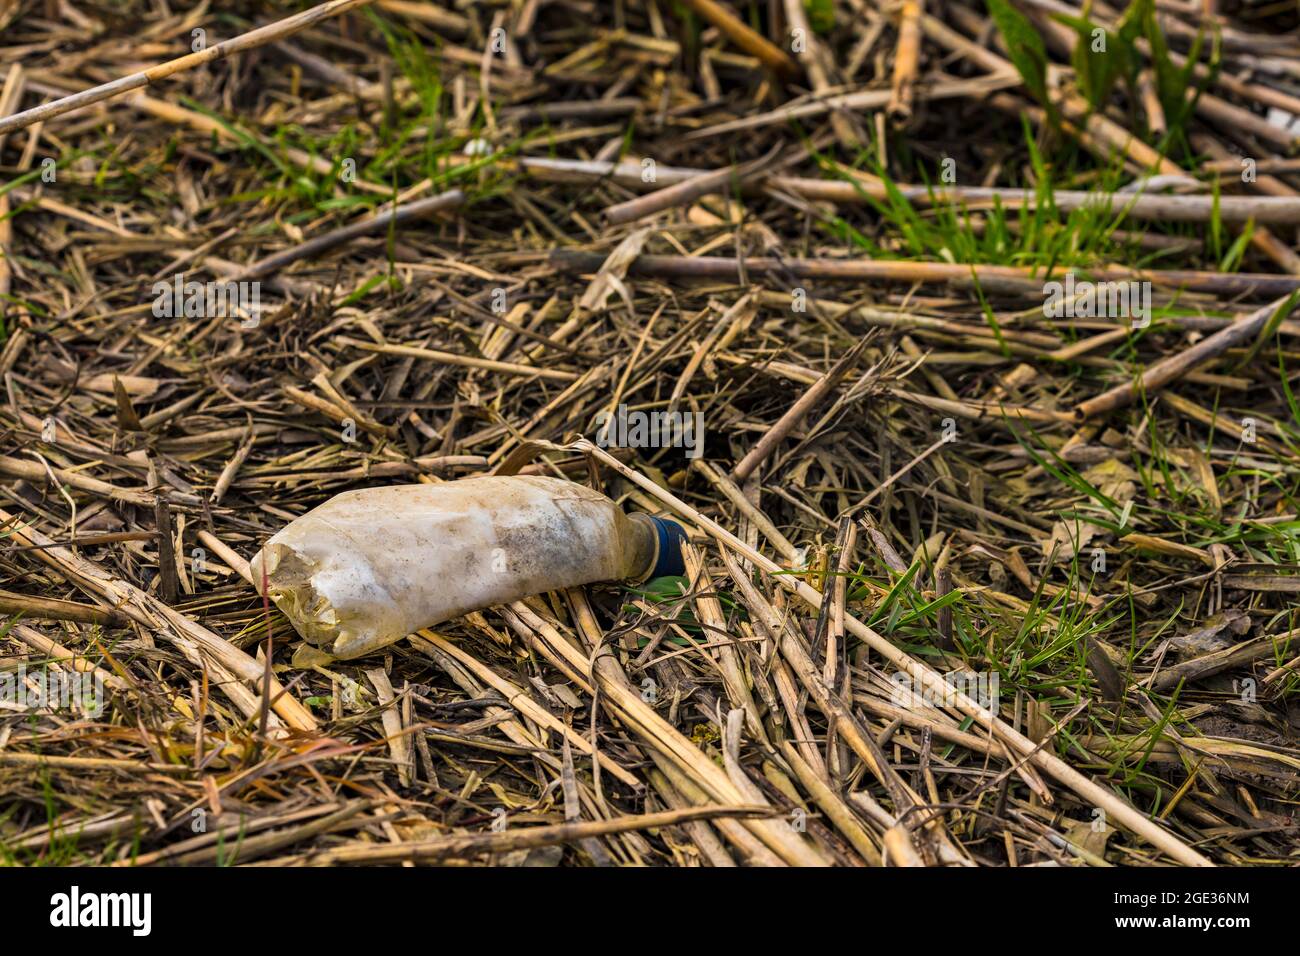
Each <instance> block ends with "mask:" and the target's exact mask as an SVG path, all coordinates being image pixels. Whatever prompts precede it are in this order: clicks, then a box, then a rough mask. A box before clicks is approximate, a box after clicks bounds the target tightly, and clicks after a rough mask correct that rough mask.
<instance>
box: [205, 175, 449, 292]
mask: <svg viewBox="0 0 1300 956" xmlns="http://www.w3.org/2000/svg"><path fill="white" fill-rule="evenodd" d="M464 202H465V194H464V193H463V192H461V191H460V190H459V189H452V190H448V191H447V192H445V193H439V194H438V195H437V196H430V197H428V198H427V199H420V200H417V201H416V202H412V203H407V204H406V205H404V206H398V207H397V208H395V209H394V208H392V207H391V206H390V207H389V208H387V209H385V210H382V211H380V212H377V213H375V214H374V215H372V216H367V217H366V218H365V219H362V220H360V221H359V222H353V223H349V224H348V225H346V226H340V227H339V228H337V229H331V230H330V231H329V232H326V233H323V234H321V235H319V236H316V237H314V238H312V239H308V240H307V241H306V242H302V243H299V244H298V245H296V246H293V247H292V248H289V249H285V250H284V251H282V252H277V253H275V254H274V255H270V256H267V257H266V258H264V259H259V260H258V261H257V262H253V263H250V264H249V265H247V266H245V267H244V268H243V269H241V270H240V271H239V272H238V273H236V274H235V275H232V276H228V277H227V278H226V281H227V282H241V281H244V280H248V279H261V278H263V277H265V276H269V275H273V274H275V273H276V272H279V271H280V270H281V269H283V268H284V267H285V266H288V265H292V264H293V263H295V262H297V261H298V260H300V259H309V258H311V257H313V256H316V255H318V254H320V253H322V252H325V251H326V250H328V249H333V248H334V247H335V246H340V245H342V244H343V243H345V242H350V241H351V240H353V239H356V238H358V237H360V236H372V235H376V234H378V233H381V232H385V231H386V230H387V229H388V227H389V226H390V225H394V224H400V223H404V222H409V221H411V220H414V219H423V218H425V217H427V216H432V215H433V214H434V213H435V212H440V211H442V210H444V209H455V208H457V207H458V206H460V205H461V204H463V203H464Z"/></svg>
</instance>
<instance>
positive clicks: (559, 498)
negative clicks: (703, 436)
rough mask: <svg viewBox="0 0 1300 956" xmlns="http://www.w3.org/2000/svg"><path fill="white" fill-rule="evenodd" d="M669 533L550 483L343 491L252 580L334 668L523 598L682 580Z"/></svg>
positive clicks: (667, 526)
mask: <svg viewBox="0 0 1300 956" xmlns="http://www.w3.org/2000/svg"><path fill="white" fill-rule="evenodd" d="M683 538H685V533H684V532H683V530H682V528H681V526H680V525H678V524H677V523H676V522H673V521H668V520H665V519H663V518H656V517H652V516H650V515H645V514H633V515H625V514H624V513H623V512H622V511H621V510H620V509H619V507H618V505H616V504H615V503H614V502H613V501H611V500H610V499H609V498H607V497H605V495H602V494H601V493H600V492H598V491H593V490H592V489H590V488H587V487H585V486H583V485H579V484H575V483H574V482H571V481H564V480H561V479H558V478H542V477H531V476H530V477H524V476H511V477H495V476H494V477H483V478H467V479H462V480H460V481H450V482H444V483H441V484H419V485H391V486H386V487H381V488H367V489H364V490H361V491H347V492H344V493H343V494H341V495H336V496H335V497H333V498H331V499H330V500H329V501H327V502H325V503H324V504H322V505H320V506H319V507H317V508H314V509H312V510H311V511H309V512H307V513H306V514H305V515H303V516H302V517H300V518H296V519H295V520H293V521H291V522H290V523H289V524H288V525H286V526H285V527H284V528H283V529H281V530H280V531H279V532H278V533H276V534H275V535H273V536H272V537H271V539H270V540H269V541H267V543H266V545H265V547H263V549H262V550H261V551H259V552H258V553H257V555H256V556H255V557H254V558H253V561H252V563H251V568H252V573H253V581H254V583H255V584H256V585H257V589H258V591H259V592H261V591H263V587H264V585H263V582H264V581H265V589H266V591H267V592H269V595H270V598H271V600H272V601H274V602H275V604H276V606H277V607H278V608H279V609H280V610H281V611H283V612H284V615H285V616H286V617H287V618H288V619H289V620H290V622H291V623H292V624H293V626H294V628H295V629H296V630H297V631H298V633H299V634H301V635H302V636H303V638H305V639H306V640H307V641H308V642H309V643H311V644H314V645H316V646H317V647H319V648H320V649H321V650H322V651H325V652H326V653H328V654H330V655H332V656H333V657H336V658H340V659H345V660H346V659H350V658H354V657H360V656H362V655H364V654H368V653H370V652H372V651H374V650H376V649H378V648H381V647H384V646H385V645H387V644H392V643H393V642H394V641H399V640H401V639H402V638H403V637H405V636H406V635H408V634H410V633H412V632H413V631H416V630H418V629H420V628H422V627H431V626H433V625H435V624H439V623H441V622H443V621H447V620H450V619H452V618H454V617H459V616H460V615H462V614H467V613H469V612H470V611H477V610H479V609H481V608H485V607H491V606H493V605H496V604H506V603H509V602H510V601H516V600H519V599H520V598H523V597H527V596H528V595H531V594H540V593H542V592H544V591H553V590H557V589H560V588H567V587H576V586H578V585H580V584H591V583H593V582H596V581H628V582H641V581H644V580H646V579H648V578H651V577H659V576H662V575H665V574H681V573H682V570H683V569H682V559H681V549H680V541H681V540H682V539H683Z"/></svg>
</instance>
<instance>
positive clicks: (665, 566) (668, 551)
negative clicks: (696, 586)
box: [647, 515, 686, 578]
mask: <svg viewBox="0 0 1300 956" xmlns="http://www.w3.org/2000/svg"><path fill="white" fill-rule="evenodd" d="M647 517H648V518H649V519H650V520H651V521H652V522H654V526H655V532H656V533H657V534H658V535H659V558H658V560H657V561H655V566H654V570H653V571H651V572H650V577H652V578H663V577H670V576H671V577H676V576H678V575H682V574H685V573H686V563H685V562H684V561H683V560H682V542H683V541H685V540H686V529H685V528H683V527H682V526H681V525H679V524H678V523H677V522H676V521H672V520H670V519H668V518H656V517H655V516H654V515H647Z"/></svg>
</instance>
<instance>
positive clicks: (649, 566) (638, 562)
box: [625, 513, 659, 584]
mask: <svg viewBox="0 0 1300 956" xmlns="http://www.w3.org/2000/svg"><path fill="white" fill-rule="evenodd" d="M627 519H628V527H629V528H631V534H630V535H629V536H628V537H629V539H630V540H629V541H628V542H627V545H626V546H625V554H626V555H627V565H626V566H627V568H628V570H629V572H630V573H629V577H628V580H629V581H631V582H632V583H634V584H640V583H641V582H642V581H644V580H646V579H647V578H649V577H650V573H651V572H652V571H653V570H654V569H655V565H656V564H658V563H659V529H658V528H656V527H655V523H654V521H653V520H651V518H650V516H649V515H645V514H640V513H633V514H630V515H627Z"/></svg>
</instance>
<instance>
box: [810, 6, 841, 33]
mask: <svg viewBox="0 0 1300 956" xmlns="http://www.w3.org/2000/svg"><path fill="white" fill-rule="evenodd" d="M803 9H804V13H806V14H807V16H808V26H810V27H812V30H813V33H830V32H831V30H833V29H834V28H835V0H803Z"/></svg>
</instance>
